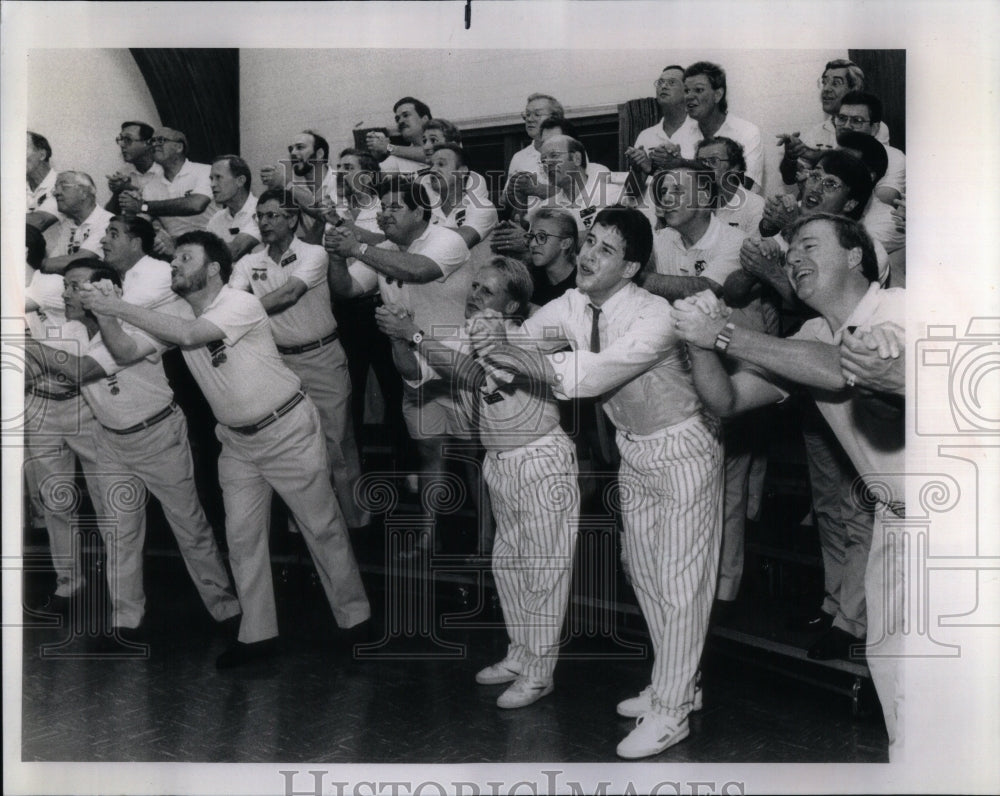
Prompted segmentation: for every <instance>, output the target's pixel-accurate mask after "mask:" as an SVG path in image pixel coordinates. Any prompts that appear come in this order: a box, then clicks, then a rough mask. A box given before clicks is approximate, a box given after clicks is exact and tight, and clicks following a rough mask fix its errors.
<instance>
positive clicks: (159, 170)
mask: <svg viewBox="0 0 1000 796" xmlns="http://www.w3.org/2000/svg"><path fill="white" fill-rule="evenodd" d="M122 174H124V175H125V176H126V177H128V181H129V182H130V183H131V184H132V187H133V188H135V189H136V190H137V191H139V193H142V190H143V188H145V187H146V186H147V185H148V184H149V183H150V182H152V181H153V180H155V179H162V178H163V166H161V165H160V164H159V163H153V164H152V165H151V166H150V167H149V168H148V169H146V171H145V172H142V171H139V169H137V168H136V167H135V165H134V164H132V163H126V164H125V168H124V169H122ZM209 196H211V194H209Z"/></svg>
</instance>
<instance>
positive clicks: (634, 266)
mask: <svg viewBox="0 0 1000 796" xmlns="http://www.w3.org/2000/svg"><path fill="white" fill-rule="evenodd" d="M623 268H624V270H623V271H622V276H623V277H624V278H625V279H632V278H634V277H635V275H636V274H637V273H639V270H640V269H641V268H642V263H637V262H636V261H635V260H626V261H625V262H624V263H623Z"/></svg>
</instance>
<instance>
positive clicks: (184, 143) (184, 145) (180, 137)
mask: <svg viewBox="0 0 1000 796" xmlns="http://www.w3.org/2000/svg"><path fill="white" fill-rule="evenodd" d="M160 129H161V130H166V131H168V132H171V133H173V134H174V135H175V136H176V137H177V141H176V143H178V144H180V145H181V152H183V153H184V155H185V156H187V151H188V139H187V136H186V135H184V133H183V132H181V131H180V130H176V129H174V128H173V127H161V128H160Z"/></svg>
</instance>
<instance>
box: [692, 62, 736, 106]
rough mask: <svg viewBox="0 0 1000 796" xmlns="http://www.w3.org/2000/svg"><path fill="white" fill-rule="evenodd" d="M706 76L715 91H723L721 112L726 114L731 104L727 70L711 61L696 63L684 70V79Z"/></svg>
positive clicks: (720, 102) (720, 103)
mask: <svg viewBox="0 0 1000 796" xmlns="http://www.w3.org/2000/svg"><path fill="white" fill-rule="evenodd" d="M696 75H704V76H705V77H707V78H708V83H709V85H710V86H711V87H712V89H713V90H718V89H720V88H721V89H722V99H720V100H719V110H720V111H722V112H723V113H726V112H727V111H728V109H729V102H728V100H727V99H726V94H727V93H728V90H727V88H726V70H725V69H723V68H722V67H721V66H719V65H718V64H713V63H712V62H711V61H696V62H695V63H693V64H691V66H689V67H688V68H687V69H685V70H684V79H685V80H686V79H687V78H689V77H695V76H696Z"/></svg>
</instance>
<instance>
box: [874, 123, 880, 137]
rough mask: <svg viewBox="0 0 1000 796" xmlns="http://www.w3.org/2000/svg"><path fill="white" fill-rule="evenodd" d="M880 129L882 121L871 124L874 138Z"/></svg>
mask: <svg viewBox="0 0 1000 796" xmlns="http://www.w3.org/2000/svg"><path fill="white" fill-rule="evenodd" d="M881 129H882V122H875V124H873V125H872V138H875V137H876V136H877V135H878V131H879V130H881Z"/></svg>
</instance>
